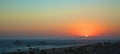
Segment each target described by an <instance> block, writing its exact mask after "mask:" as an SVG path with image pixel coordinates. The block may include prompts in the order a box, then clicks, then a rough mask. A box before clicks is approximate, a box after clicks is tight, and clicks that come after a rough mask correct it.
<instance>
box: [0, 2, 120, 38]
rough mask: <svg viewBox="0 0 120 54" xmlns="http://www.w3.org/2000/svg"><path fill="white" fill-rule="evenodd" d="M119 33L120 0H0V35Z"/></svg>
mask: <svg viewBox="0 0 120 54" xmlns="http://www.w3.org/2000/svg"><path fill="white" fill-rule="evenodd" d="M84 35H89V37H102V38H104V37H108V38H109V37H119V36H120V0H0V38H3V37H4V38H14V37H15V38H17V37H23V38H25V37H26V38H30V37H34V38H35V37H41V38H42V37H46V38H48V37H52V38H54V37H62V38H64V37H67V38H69V37H82V36H84Z"/></svg>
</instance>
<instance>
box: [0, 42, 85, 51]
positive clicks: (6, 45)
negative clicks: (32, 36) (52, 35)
mask: <svg viewBox="0 0 120 54" xmlns="http://www.w3.org/2000/svg"><path fill="white" fill-rule="evenodd" d="M16 43H17V44H16ZM28 44H29V45H30V47H32V48H39V49H51V48H62V47H72V46H77V45H78V46H82V45H86V44H80V43H78V42H75V41H73V40H62V41H61V40H60V41H59V40H44V41H43V40H19V41H18V40H0V53H2V52H14V51H17V49H21V50H22V51H27V50H28V49H29V47H28V46H27V45H28Z"/></svg>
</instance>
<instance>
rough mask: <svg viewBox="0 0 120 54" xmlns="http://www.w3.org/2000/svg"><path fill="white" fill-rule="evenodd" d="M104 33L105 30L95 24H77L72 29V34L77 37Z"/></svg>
mask: <svg viewBox="0 0 120 54" xmlns="http://www.w3.org/2000/svg"><path fill="white" fill-rule="evenodd" d="M104 32H105V28H104V27H103V26H101V25H100V24H95V23H83V24H75V25H72V26H71V28H70V33H71V34H72V35H75V36H86V35H87V36H88V35H89V36H96V35H100V34H101V33H104Z"/></svg>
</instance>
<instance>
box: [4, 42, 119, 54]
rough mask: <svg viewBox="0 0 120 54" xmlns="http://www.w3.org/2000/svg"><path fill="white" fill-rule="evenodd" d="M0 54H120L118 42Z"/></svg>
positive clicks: (32, 49)
mask: <svg viewBox="0 0 120 54" xmlns="http://www.w3.org/2000/svg"><path fill="white" fill-rule="evenodd" d="M2 54H120V41H117V42H114V43H111V42H104V43H96V44H95V45H87V46H75V47H66V48H53V49H45V50H40V49H39V48H32V47H29V50H28V51H21V50H20V49H18V50H17V51H16V52H10V53H6V52H4V53H2Z"/></svg>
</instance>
